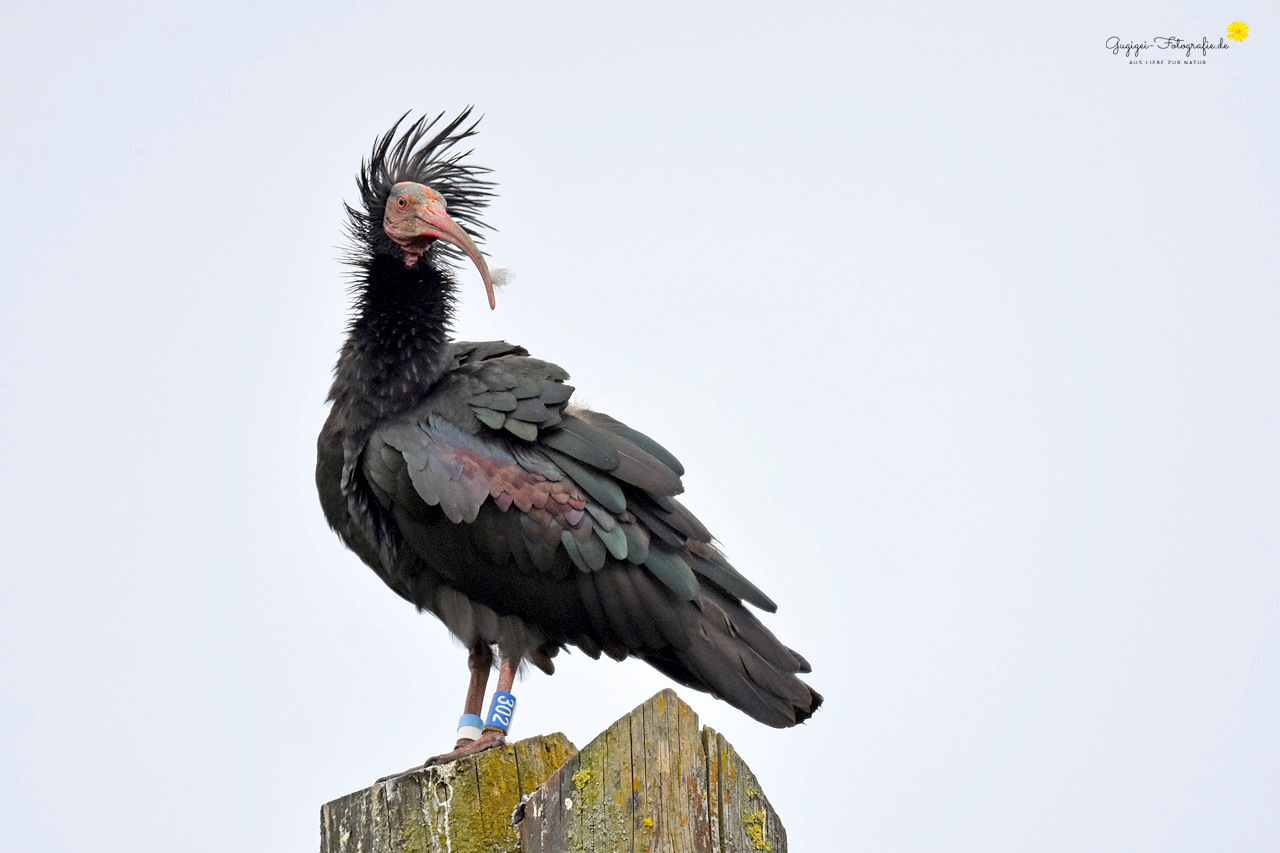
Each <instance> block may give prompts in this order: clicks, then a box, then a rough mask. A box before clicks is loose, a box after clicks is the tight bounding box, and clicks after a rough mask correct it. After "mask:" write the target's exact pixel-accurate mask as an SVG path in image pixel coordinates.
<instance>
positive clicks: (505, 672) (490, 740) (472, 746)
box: [423, 648, 519, 767]
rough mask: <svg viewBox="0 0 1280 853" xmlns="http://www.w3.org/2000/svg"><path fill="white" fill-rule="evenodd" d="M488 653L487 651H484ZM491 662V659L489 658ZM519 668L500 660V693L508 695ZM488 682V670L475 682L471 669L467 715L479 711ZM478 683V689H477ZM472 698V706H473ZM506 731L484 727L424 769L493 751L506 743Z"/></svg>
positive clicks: (428, 762)
mask: <svg viewBox="0 0 1280 853" xmlns="http://www.w3.org/2000/svg"><path fill="white" fill-rule="evenodd" d="M485 651H486V652H488V649H487V648H486V649H485ZM489 660H490V661H492V657H490V658H489ZM518 667H519V663H518V662H513V661H511V660H510V659H509V658H507V657H505V656H504V657H503V658H502V664H501V666H499V667H498V691H499V692H501V693H510V692H511V686H512V685H513V684H515V681H516V669H517V668H518ZM488 680H489V674H488V669H487V668H486V670H485V674H484V676H483V677H482V678H480V679H479V681H478V682H477V678H476V674H475V669H474V668H473V669H472V678H471V689H469V690H468V691H467V713H468V714H470V713H472V709H473V708H474V709H475V710H476V711H479V709H480V707H481V706H480V702H481V700H482V699H483V698H484V688H485V686H486V683H487V682H488ZM477 683H478V685H479V686H478V687H477ZM473 697H474V704H473ZM506 734H507V733H506V731H505V730H504V729H501V728H499V727H497V726H485V727H484V730H483V731H482V732H481V733H480V736H479V737H478V738H476V739H475V740H469V739H467V738H459V739H458V744H457V746H456V747H455V748H454V750H453V752H449V753H445V754H444V755H437V756H435V757H433V758H428V759H427V763H426V764H425V765H423V766H424V767H432V766H434V765H437V764H448V763H449V762H450V761H457V760H458V759H459V758H464V757H466V756H468V755H475V754H476V753H478V752H484V751H485V750H486V749H493V748H494V747H495V746H502V745H503V744H505V743H506V742H507V741H506V739H505V736H506Z"/></svg>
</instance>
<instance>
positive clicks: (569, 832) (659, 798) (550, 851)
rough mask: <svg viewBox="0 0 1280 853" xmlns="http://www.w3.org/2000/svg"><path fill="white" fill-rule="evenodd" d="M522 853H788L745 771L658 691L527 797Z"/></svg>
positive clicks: (725, 746) (717, 738) (671, 697)
mask: <svg viewBox="0 0 1280 853" xmlns="http://www.w3.org/2000/svg"><path fill="white" fill-rule="evenodd" d="M519 832H520V848H519V849H520V850H521V851H523V853H569V851H573V853H642V851H644V853H647V851H653V852H654V853H757V852H758V851H769V853H786V849H787V836H786V832H785V831H784V830H783V828H782V822H781V821H779V820H778V816H777V814H776V813H775V812H774V810H773V807H772V806H771V805H770V804H769V801H768V799H766V798H765V796H764V794H763V792H762V791H761V788H760V784H759V782H758V781H757V780H756V777H755V775H754V774H752V772H751V770H750V768H748V767H747V765H746V763H745V762H743V761H742V759H741V758H740V757H739V756H738V754H737V752H736V751H735V750H734V749H733V747H732V746H731V745H730V744H729V743H728V742H727V741H726V740H725V739H724V738H723V737H722V736H721V735H719V734H717V733H716V732H714V731H712V730H711V729H710V728H704V729H702V730H699V729H698V717H697V714H695V713H694V712H693V709H692V708H690V707H689V706H688V705H686V704H685V703H684V702H682V701H680V698H679V697H678V696H676V694H675V692H674V691H672V690H664V691H662V692H661V693H659V694H657V695H656V696H654V697H653V698H652V699H650V700H649V701H648V702H645V703H644V704H643V705H641V706H639V707H638V708H636V709H635V710H634V711H632V712H631V713H630V714H628V715H627V716H625V717H623V718H622V719H620V720H618V721H617V722H616V723H614V724H613V725H612V726H610V727H609V728H608V729H607V730H606V731H605V732H604V733H602V734H601V735H599V736H598V737H597V738H596V739H595V740H593V741H592V742H591V743H590V744H588V745H587V746H586V747H585V748H583V749H582V751H581V752H579V753H578V754H577V755H575V756H573V758H571V759H570V760H569V761H568V762H567V763H566V764H565V766H564V767H562V768H561V769H560V770H558V771H556V772H555V773H554V774H553V775H552V776H551V778H550V779H549V780H547V783H546V784H545V785H543V786H542V787H541V788H540V789H538V790H537V791H535V792H534V793H533V794H532V796H530V797H529V798H528V801H527V803H526V805H525V809H524V813H523V819H522V820H521V821H520V823H519Z"/></svg>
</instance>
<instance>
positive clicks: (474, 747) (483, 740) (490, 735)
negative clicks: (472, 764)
mask: <svg viewBox="0 0 1280 853" xmlns="http://www.w3.org/2000/svg"><path fill="white" fill-rule="evenodd" d="M506 742H507V741H506V738H504V737H503V736H502V732H500V731H498V730H497V729H485V730H484V731H483V732H481V733H480V737H478V738H476V739H475V740H467V739H466V738H459V739H458V743H457V745H456V746H455V748H454V750H453V752H446V753H445V754H444V755H436V756H433V757H431V758H428V759H427V763H426V764H424V765H422V766H423V767H435V766H437V765H440V764H448V763H449V762H450V761H457V760H458V759H459V758H466V757H467V756H468V755H475V754H476V753H479V752H484V751H485V750H486V749H493V748H494V747H495V746H504V745H505V744H506Z"/></svg>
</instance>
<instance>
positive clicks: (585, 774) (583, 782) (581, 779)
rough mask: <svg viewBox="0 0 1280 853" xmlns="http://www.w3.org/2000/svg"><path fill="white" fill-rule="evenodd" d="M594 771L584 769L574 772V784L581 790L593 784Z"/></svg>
mask: <svg viewBox="0 0 1280 853" xmlns="http://www.w3.org/2000/svg"><path fill="white" fill-rule="evenodd" d="M591 778H592V773H591V771H590V770H587V769H585V768H584V769H582V770H579V771H578V772H577V773H574V774H573V784H574V787H576V788H577V789H578V790H579V791H581V790H582V789H583V788H585V787H587V786H588V785H590V784H591Z"/></svg>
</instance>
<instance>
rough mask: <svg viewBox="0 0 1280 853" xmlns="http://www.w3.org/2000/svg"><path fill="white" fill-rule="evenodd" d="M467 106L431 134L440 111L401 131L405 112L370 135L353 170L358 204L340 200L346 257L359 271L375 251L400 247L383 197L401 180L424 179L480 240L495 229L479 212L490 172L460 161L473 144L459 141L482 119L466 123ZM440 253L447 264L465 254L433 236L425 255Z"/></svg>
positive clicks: (472, 133) (490, 192) (489, 190)
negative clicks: (462, 146) (367, 149)
mask: <svg viewBox="0 0 1280 853" xmlns="http://www.w3.org/2000/svg"><path fill="white" fill-rule="evenodd" d="M471 111H472V107H467V108H466V109H464V110H463V111H462V112H461V113H459V114H458V116H457V117H456V118H454V119H453V120H452V121H450V122H448V123H447V124H445V125H444V126H443V127H441V128H440V129H439V130H437V131H436V132H435V133H434V135H430V134H431V132H432V130H433V129H434V128H435V127H436V125H437V124H439V123H440V120H441V119H442V118H444V113H443V112H441V113H439V114H437V115H436V117H435V118H432V119H430V120H428V117H427V116H423V117H421V118H419V119H418V120H417V121H415V122H413V123H412V124H410V125H409V126H408V127H406V128H405V129H404V131H403V133H401V132H400V126H401V125H402V124H403V123H404V120H405V119H406V118H408V117H409V113H408V112H406V113H405V114H404V115H402V116H400V118H399V119H398V120H397V121H396V123H395V124H394V125H392V127H391V129H390V130H388V131H387V132H386V133H384V134H383V135H382V136H380V137H378V138H377V139H376V140H375V141H374V144H373V153H372V154H371V155H370V157H369V158H368V159H366V160H364V161H362V162H361V164H360V171H359V173H358V174H357V175H356V185H357V187H359V190H360V205H361V206H359V207H353V206H352V205H350V204H347V205H344V206H345V207H346V210H347V235H348V237H349V238H350V240H351V245H350V248H349V250H348V252H347V255H346V261H347V263H349V264H351V265H353V266H354V267H356V268H357V270H358V271H367V270H368V268H369V265H370V263H371V262H372V260H373V257H374V256H375V255H380V254H390V255H395V254H399V252H400V251H401V249H400V247H399V246H397V245H396V244H395V242H393V241H392V240H391V239H390V238H389V237H387V235H386V232H385V231H384V230H383V227H382V217H383V210H384V208H385V207H386V204H387V197H388V196H389V195H390V194H391V188H392V187H393V186H395V185H396V184H398V183H399V182H401V181H414V182H416V183H420V184H426V185H427V186H429V187H431V188H432V189H433V190H435V191H436V192H438V193H440V194H441V195H443V196H444V198H445V203H446V204H447V205H448V208H449V216H450V217H452V218H453V220H454V221H455V222H457V223H458V224H459V225H461V226H462V227H463V228H464V229H465V230H466V231H467V233H468V234H470V235H471V238H472V239H473V240H475V242H476V243H477V244H482V243H483V237H482V236H481V232H482V231H486V230H488V231H492V230H493V229H492V227H491V226H489V225H488V224H486V223H485V222H484V221H483V220H481V218H480V214H481V212H482V211H483V210H484V209H485V208H486V207H487V206H488V205H489V199H491V198H493V196H494V192H493V187H494V186H495V183H494V182H493V181H490V180H487V179H485V178H483V177H481V176H482V175H487V174H489V172H490V170H489V169H486V168H484V167H482V166H473V165H471V164H469V163H465V162H463V161H464V160H465V159H466V158H467V157H468V156H469V155H470V154H471V153H472V150H471V149H467V150H466V151H459V150H456V146H457V145H458V144H459V143H460V142H462V141H463V140H466V139H468V138H470V137H472V136H475V134H476V127H477V126H478V125H479V124H480V119H479V118H476V119H474V120H472V121H471V123H470V124H467V119H469V118H470V117H471ZM464 125H465V127H464ZM397 134H399V136H397ZM441 256H443V258H444V259H445V260H447V262H448V263H450V264H453V263H458V262H461V261H464V260H465V258H464V256H463V255H462V253H461V252H460V251H458V250H457V249H456V248H455V247H454V246H452V245H451V244H449V243H447V242H445V241H443V240H437V241H436V242H435V243H434V244H433V245H432V247H431V249H430V250H429V252H428V255H427V257H428V258H440V257H441Z"/></svg>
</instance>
